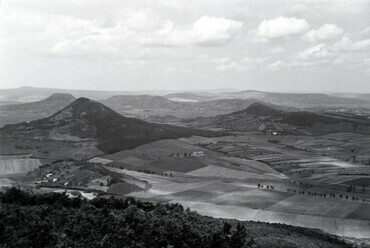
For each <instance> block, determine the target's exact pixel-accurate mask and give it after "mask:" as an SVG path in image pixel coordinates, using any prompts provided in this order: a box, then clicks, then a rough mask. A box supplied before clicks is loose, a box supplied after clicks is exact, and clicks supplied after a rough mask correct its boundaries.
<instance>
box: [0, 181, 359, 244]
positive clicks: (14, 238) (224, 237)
mask: <svg viewBox="0 0 370 248" xmlns="http://www.w3.org/2000/svg"><path fill="white" fill-rule="evenodd" d="M0 247H173V248H177V247H179V248H180V247H184V248H185V247H189V248H190V247H197V248H202V247H204V248H206V247H209V248H211V247H212V248H228V247H232V248H241V247H268V248H271V247H286V248H288V247H289V248H293V247H300V248H306V247H310V248H311V247H327V248H331V247H333V248H334V247H352V246H351V245H349V244H346V243H344V242H342V241H341V240H339V239H337V238H336V237H335V236H332V235H328V234H325V233H323V232H321V231H318V230H313V229H307V228H299V227H293V226H287V225H280V224H266V223H255V222H238V221H227V222H226V221H225V220H221V219H214V218H210V217H204V216H201V215H199V214H197V213H195V212H191V211H189V210H188V209H186V210H184V208H183V207H182V206H181V205H179V204H153V203H150V202H141V201H137V200H135V199H134V198H127V199H125V200H122V199H114V198H110V199H105V198H100V199H94V200H91V201H87V200H83V199H80V198H72V199H71V198H68V197H67V196H66V195H65V194H57V193H49V194H42V195H33V194H29V193H26V192H24V191H21V190H19V189H16V188H11V189H9V190H7V191H6V192H3V193H0Z"/></svg>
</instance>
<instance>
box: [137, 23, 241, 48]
mask: <svg viewBox="0 0 370 248" xmlns="http://www.w3.org/2000/svg"><path fill="white" fill-rule="evenodd" d="M242 26H243V23H242V22H239V21H236V20H232V19H227V18H217V17H214V16H211V17H210V16H202V17H200V18H199V19H198V20H197V21H196V22H195V23H194V24H193V25H192V26H191V27H190V28H181V27H179V26H178V25H175V24H174V23H172V22H171V21H167V22H166V23H165V24H164V25H163V26H162V27H161V28H160V29H158V30H156V31H155V33H154V34H155V35H154V36H150V37H146V38H144V39H143V40H142V44H144V45H154V46H155V45H168V46H176V45H221V44H224V43H226V42H228V41H230V40H231V39H232V37H233V35H234V34H235V31H237V30H239V29H240V28H241V27H242Z"/></svg>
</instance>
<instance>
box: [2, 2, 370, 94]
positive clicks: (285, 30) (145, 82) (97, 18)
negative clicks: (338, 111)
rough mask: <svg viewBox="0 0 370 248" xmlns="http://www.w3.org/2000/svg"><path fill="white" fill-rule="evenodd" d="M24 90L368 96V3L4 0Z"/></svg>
mask: <svg viewBox="0 0 370 248" xmlns="http://www.w3.org/2000/svg"><path fill="white" fill-rule="evenodd" d="M22 86H34V87H49V88H70V89H92V90H131V91H134V90H210V89H231V88H232V89H236V90H263V91H277V92H360V93H370V0H124V1H117V0H2V1H1V5H0V88H16V87H22Z"/></svg>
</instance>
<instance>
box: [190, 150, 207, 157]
mask: <svg viewBox="0 0 370 248" xmlns="http://www.w3.org/2000/svg"><path fill="white" fill-rule="evenodd" d="M203 155H204V153H203V151H198V152H193V153H192V154H191V156H193V157H201V156H203Z"/></svg>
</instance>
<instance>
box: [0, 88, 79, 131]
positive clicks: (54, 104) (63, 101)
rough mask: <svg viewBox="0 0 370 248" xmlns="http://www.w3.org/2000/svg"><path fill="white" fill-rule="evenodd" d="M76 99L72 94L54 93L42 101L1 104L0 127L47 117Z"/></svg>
mask: <svg viewBox="0 0 370 248" xmlns="http://www.w3.org/2000/svg"><path fill="white" fill-rule="evenodd" d="M74 100H76V98H75V97H74V96H72V95H71V94H62V93H54V94H52V95H51V96H49V97H48V98H46V99H44V100H41V101H36V102H29V103H23V104H11V105H4V106H0V116H1V118H0V127H2V126H4V125H6V124H15V123H20V122H24V121H33V120H37V119H41V118H45V117H47V116H50V115H52V114H54V113H55V112H57V111H60V110H61V109H63V108H64V107H66V106H67V105H68V104H70V103H72V102H73V101H74Z"/></svg>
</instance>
